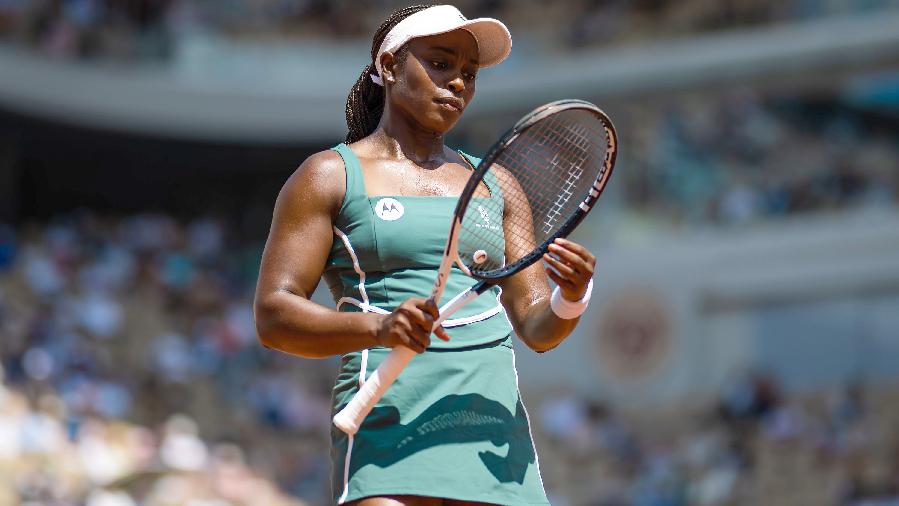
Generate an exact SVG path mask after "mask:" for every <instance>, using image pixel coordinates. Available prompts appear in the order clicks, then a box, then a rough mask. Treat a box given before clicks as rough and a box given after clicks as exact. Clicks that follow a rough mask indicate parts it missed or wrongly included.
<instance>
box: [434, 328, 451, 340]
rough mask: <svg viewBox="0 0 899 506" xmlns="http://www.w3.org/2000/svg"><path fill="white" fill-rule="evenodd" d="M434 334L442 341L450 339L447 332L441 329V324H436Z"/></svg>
mask: <svg viewBox="0 0 899 506" xmlns="http://www.w3.org/2000/svg"><path fill="white" fill-rule="evenodd" d="M434 334H435V335H436V336H437V337H439V338H440V339H442V340H444V341H449V340H450V337H449V334H447V333H446V330H444V329H443V325H438V326H437V328H436V329H434Z"/></svg>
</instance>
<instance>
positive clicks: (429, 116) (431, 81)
mask: <svg viewBox="0 0 899 506" xmlns="http://www.w3.org/2000/svg"><path fill="white" fill-rule="evenodd" d="M406 47H407V50H408V53H407V56H406V58H405V60H404V61H403V62H402V63H400V64H398V65H397V64H395V61H394V59H393V56H392V55H386V54H385V55H384V57H383V58H385V59H382V60H381V62H382V65H383V66H384V69H385V74H384V77H385V78H386V79H387V82H388V89H387V101H388V102H389V104H390V107H391V111H395V112H398V113H399V114H401V115H403V116H406V117H408V118H410V119H411V120H412V121H413V122H414V123H416V124H417V125H418V126H419V127H421V128H423V129H425V130H427V131H430V132H434V133H438V134H442V133H444V132H446V131H448V130H449V129H451V128H452V127H453V125H455V124H456V121H458V120H459V118H460V117H461V116H462V112H463V111H465V108H466V107H467V106H468V104H469V103H470V102H471V99H472V98H473V97H474V91H475V79H476V77H477V72H478V45H477V42H476V41H475V39H474V37H473V36H472V35H471V34H470V33H469V32H467V31H465V30H455V31H452V32H449V33H444V34H440V35H432V36H430V37H420V38H417V39H412V40H411V41H409V43H408V44H407V46H406ZM391 79H392V82H391Z"/></svg>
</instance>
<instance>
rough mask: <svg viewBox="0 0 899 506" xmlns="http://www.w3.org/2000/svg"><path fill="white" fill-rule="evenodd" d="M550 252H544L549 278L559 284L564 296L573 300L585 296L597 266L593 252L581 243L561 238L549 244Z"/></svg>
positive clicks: (545, 267)
mask: <svg viewBox="0 0 899 506" xmlns="http://www.w3.org/2000/svg"><path fill="white" fill-rule="evenodd" d="M549 253H552V254H553V255H555V256H556V257H558V260H557V259H556V258H553V256H552V255H550V254H549ZM549 253H544V254H543V261H544V262H546V265H545V266H544V269H546V274H547V275H548V276H549V278H550V279H552V280H553V281H554V282H555V283H556V284H557V285H559V291H561V292H562V297H564V298H565V299H567V300H570V301H572V302H576V301H579V300H581V299H582V298H584V295H585V294H586V293H587V283H589V282H590V278H592V277H593V269H594V268H595V267H596V257H595V256H593V253H590V251H589V250H588V249H587V248H585V247H583V246H581V245H580V244H577V243H574V242H571V241H569V240H567V239H561V238H560V239H556V240H555V241H554V242H553V243H552V244H550V245H549Z"/></svg>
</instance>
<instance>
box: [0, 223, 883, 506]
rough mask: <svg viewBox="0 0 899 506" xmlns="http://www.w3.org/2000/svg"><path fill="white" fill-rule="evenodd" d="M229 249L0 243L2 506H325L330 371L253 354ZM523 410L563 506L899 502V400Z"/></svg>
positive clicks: (77, 241) (249, 263) (775, 396)
mask: <svg viewBox="0 0 899 506" xmlns="http://www.w3.org/2000/svg"><path fill="white" fill-rule="evenodd" d="M229 230H232V229H231V228H229V227H228V224H227V223H226V222H224V221H222V220H220V219H216V218H199V219H195V220H194V221H191V222H188V223H180V222H178V221H176V220H174V219H172V218H171V217H168V216H165V215H160V214H144V215H137V216H128V217H121V218H116V217H112V216H105V217H101V216H97V215H95V214H92V213H90V212H86V211H83V212H76V213H72V214H70V215H66V216H63V217H60V218H58V219H56V220H53V221H51V222H50V223H47V224H41V225H38V224H32V225H23V226H21V227H20V228H18V229H13V228H11V227H4V226H0V371H2V373H0V378H2V382H0V504H23V505H38V504H41V505H82V504H83V505H87V506H130V505H134V504H146V505H172V506H175V505H197V504H204V505H206V504H214V505H245V504H246V505H249V504H275V505H277V504H304V503H299V502H297V501H306V503H308V504H326V503H328V502H329V499H328V497H329V480H328V474H329V472H330V469H329V466H330V464H329V460H328V459H327V452H328V443H327V431H328V428H329V426H330V423H329V414H330V413H329V396H330V388H331V386H332V384H333V381H334V374H335V373H336V369H337V363H336V361H335V360H319V361H314V360H304V359H299V358H296V357H291V356H288V355H284V354H281V353H278V352H275V351H272V350H267V349H265V348H263V347H262V346H260V345H259V344H258V342H257V340H256V337H255V333H254V326H253V320H252V309H251V304H252V291H253V285H254V281H255V278H256V268H257V266H258V261H259V255H260V245H259V244H256V243H253V242H251V241H240V240H237V239H236V238H234V237H232V235H233V234H231V233H229ZM525 400H526V401H527V402H528V404H529V405H530V406H531V407H532V413H534V414H535V418H534V431H535V437H536V439H537V446H538V450H539V452H540V463H541V468H542V469H543V474H544V481H545V483H546V487H547V489H548V491H549V493H550V494H551V496H552V501H553V504H554V505H556V506H566V505H570V506H576V505H577V506H579V505H600V506H614V505H638V506H680V505H687V504H695V505H713V504H714V505H727V504H775V503H776V504H822V505H826V504H834V505H853V506H861V505H868V506H871V505H881V504H883V505H887V504H896V501H899V435H897V432H896V431H895V427H896V426H897V424H899V395H897V392H896V390H895V389H892V390H890V389H887V388H885V387H876V386H871V385H865V386H862V385H848V386H847V387H846V388H844V389H840V390H835V391H829V392H824V393H819V394H815V395H808V396H800V395H796V394H793V395H786V394H785V393H784V392H783V391H782V389H781V388H780V387H779V386H778V384H777V381H776V378H772V377H767V376H764V375H749V376H746V377H743V378H740V379H739V380H738V381H736V382H735V383H734V384H733V385H732V387H731V388H728V389H726V391H724V392H722V393H721V396H720V401H719V403H718V405H717V407H715V408H714V409H710V408H709V405H708V403H698V404H697V405H696V406H678V407H677V408H676V409H673V410H671V411H670V412H662V413H654V414H653V418H652V419H651V420H647V419H646V418H645V417H644V418H641V417H640V416H634V415H628V414H627V413H622V412H616V411H615V410H614V409H612V408H611V407H610V406H608V405H605V404H602V403H598V402H593V401H590V400H588V399H585V398H582V397H578V396H575V395H571V394H565V393H563V394H560V395H552V396H547V397H545V398H542V399H533V398H530V397H529V396H528V395H527V392H525ZM644 416H645V415H644ZM659 420H664V421H665V423H659ZM776 501H780V502H776ZM890 501H892V502H890Z"/></svg>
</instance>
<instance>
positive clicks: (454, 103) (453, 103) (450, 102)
mask: <svg viewBox="0 0 899 506" xmlns="http://www.w3.org/2000/svg"><path fill="white" fill-rule="evenodd" d="M434 102H437V103H438V104H440V105H445V106H447V107H449V108H450V109H454V110H456V111H458V112H462V108H463V107H465V103H464V102H463V101H462V99H459V98H456V97H440V98H435V99H434Z"/></svg>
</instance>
